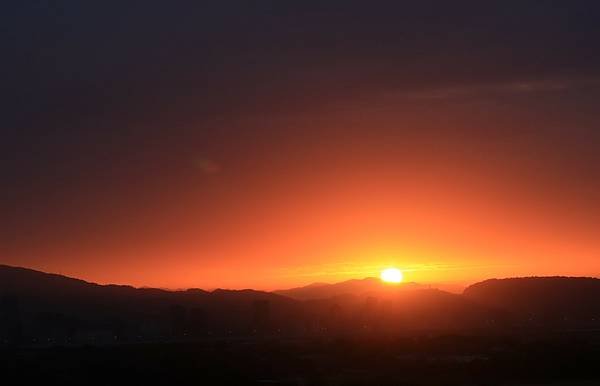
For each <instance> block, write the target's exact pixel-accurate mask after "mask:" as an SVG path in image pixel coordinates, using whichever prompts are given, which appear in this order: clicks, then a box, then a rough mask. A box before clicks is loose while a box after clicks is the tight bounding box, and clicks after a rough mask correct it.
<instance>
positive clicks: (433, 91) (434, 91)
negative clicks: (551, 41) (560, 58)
mask: <svg viewBox="0 0 600 386" xmlns="http://www.w3.org/2000/svg"><path fill="white" fill-rule="evenodd" d="M599 85H600V78H581V79H546V80H523V81H509V82H493V83H482V84H474V85H461V86H454V87H440V88H429V89H425V90H420V91H412V92H400V93H401V94H402V95H403V96H404V97H407V98H409V99H417V100H429V99H454V98H470V97H480V96H502V95H525V94H535V93H545V92H560V91H565V90H571V89H579V88H584V87H597V86H599Z"/></svg>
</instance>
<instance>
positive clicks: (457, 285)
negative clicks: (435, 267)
mask: <svg viewBox="0 0 600 386" xmlns="http://www.w3.org/2000/svg"><path fill="white" fill-rule="evenodd" d="M0 267H7V268H14V269H24V270H27V271H34V272H39V273H43V274H48V275H57V276H61V277H65V278H68V279H75V280H80V281H83V282H86V283H89V284H96V285H100V286H112V285H114V286H125V287H132V288H135V289H159V290H164V291H169V292H178V291H187V290H196V289H197V290H202V291H206V292H213V291H215V290H226V291H243V290H253V291H263V292H269V293H277V292H280V291H289V290H296V289H304V288H309V287H312V288H315V287H320V286H323V287H325V286H331V285H337V284H344V283H348V282H364V281H367V280H370V281H376V282H378V283H379V284H380V285H381V286H382V288H385V287H390V288H394V287H403V286H410V285H418V286H427V287H428V289H437V290H441V291H445V292H449V293H454V294H462V293H463V291H464V290H465V289H467V288H468V287H470V286H472V285H475V284H479V283H482V282H487V281H490V280H510V279H556V278H567V279H598V280H600V277H597V276H565V275H548V276H539V275H531V276H511V277H489V278H484V279H481V280H478V281H475V282H471V283H462V282H438V283H427V282H415V281H407V280H402V281H400V282H398V283H386V282H385V281H384V280H383V279H382V278H381V277H376V276H367V277H355V278H350V279H346V280H342V281H338V282H310V283H304V284H301V285H299V286H292V287H286V288H270V289H269V288H253V287H244V286H240V287H235V288H230V287H213V288H210V287H198V286H191V287H179V288H169V287H158V286H152V285H149V286H147V285H144V286H135V285H132V284H128V283H113V282H107V283H102V282H95V281H92V280H87V279H85V278H82V277H77V276H70V275H66V274H63V273H60V272H47V271H42V270H38V269H34V268H31V267H21V266H11V265H6V264H0ZM418 289H422V288H418Z"/></svg>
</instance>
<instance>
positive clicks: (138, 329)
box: [0, 265, 600, 345]
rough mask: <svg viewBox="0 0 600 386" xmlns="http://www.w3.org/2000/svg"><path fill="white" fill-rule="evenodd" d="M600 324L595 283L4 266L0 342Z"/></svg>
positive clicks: (599, 286)
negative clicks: (197, 278)
mask: <svg viewBox="0 0 600 386" xmlns="http://www.w3.org/2000/svg"><path fill="white" fill-rule="evenodd" d="M282 294H288V295H289V296H290V297H288V296H284V295H282ZM291 296H293V297H295V298H296V299H292V298H291ZM299 299H308V300H299ZM598 321H600V280H597V279H586V278H575V279H574V278H526V279H506V280H488V281H485V282H482V283H478V284H475V285H473V286H471V287H469V288H468V289H467V290H465V292H464V294H462V295H458V294H452V293H448V292H445V291H441V290H437V289H427V288H424V286H419V285H417V284H411V283H409V284H403V285H388V284H383V283H381V282H380V281H379V280H377V279H373V278H367V279H363V280H349V281H345V282H342V283H337V284H316V285H311V286H307V287H301V288H295V289H291V290H286V291H278V293H270V292H263V291H255V290H251V289H245V290H226V289H217V290H214V291H212V292H207V291H203V290H200V289H190V290H185V291H166V290H161V289H153V288H134V287H130V286H118V285H98V284H95V283H89V282H86V281H83V280H78V279H73V278H69V277H65V276H61V275H55V274H46V273H43V272H38V271H33V270H29V269H24V268H16V267H9V266H2V265H0V345H2V344H7V343H8V344H22V343H26V344H71V343H72V344H82V343H85V344H90V343H92V344H107V343H116V342H119V343H120V342H131V341H157V340H158V341H171V340H181V339H206V338H213V337H233V336H237V337H246V338H248V337H254V336H272V335H273V334H279V335H281V336H295V337H297V336H315V335H316V336H322V335H326V336H331V335H334V336H335V335H361V334H369V335H371V334H382V333H383V334H395V335H402V334H412V333H415V332H419V331H420V332H425V331H448V332H450V331H471V332H472V331H489V330H499V329H503V328H506V327H512V326H519V325H533V326H542V327H544V326H548V327H552V328H554V327H556V326H559V327H566V328H578V329H579V328H589V327H597V326H598Z"/></svg>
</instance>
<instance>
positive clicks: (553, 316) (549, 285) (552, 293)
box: [464, 277, 600, 328]
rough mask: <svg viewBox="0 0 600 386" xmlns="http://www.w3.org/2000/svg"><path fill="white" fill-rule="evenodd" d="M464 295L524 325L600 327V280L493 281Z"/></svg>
mask: <svg viewBox="0 0 600 386" xmlns="http://www.w3.org/2000/svg"><path fill="white" fill-rule="evenodd" d="M464 296H465V297H466V298H468V299H471V300H473V301H476V302H478V303H480V304H485V305H488V306H490V307H495V308H499V309H503V310H506V311H507V312H509V313H510V314H511V315H512V317H513V319H514V320H515V321H517V322H518V323H520V324H529V325H538V326H542V327H551V326H555V325H557V324H559V325H564V326H569V325H570V326H572V327H575V328H584V327H590V328H597V327H600V280H599V279H594V278H573V277H526V278H511V279H491V280H486V281H483V282H480V283H476V284H473V285H472V286H470V287H468V288H466V289H465V291H464Z"/></svg>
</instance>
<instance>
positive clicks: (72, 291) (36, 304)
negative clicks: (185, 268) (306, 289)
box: [0, 265, 300, 342]
mask: <svg viewBox="0 0 600 386" xmlns="http://www.w3.org/2000/svg"><path fill="white" fill-rule="evenodd" d="M299 312H300V306H299V303H298V302H296V301H294V300H292V299H289V298H286V297H283V296H280V295H276V294H272V293H267V292H261V291H252V290H242V291H233V290H215V291H213V292H206V291H203V290H199V289H192V290H187V291H166V290H161V289H153V288H134V287H130V286H117V285H98V284H95V283H88V282H85V281H83V280H78V279H73V278H69V277H65V276H61V275H55V274H47V273H43V272H38V271H34V270H30V269H25V268H17V267H10V266H5V265H0V330H2V331H0V341H1V340H2V339H4V340H9V339H16V335H24V336H27V337H28V339H29V338H31V337H33V339H39V338H41V337H43V338H44V339H47V340H49V341H86V342H87V341H89V340H95V341H99V340H101V341H103V342H106V341H107V340H111V339H115V340H124V339H131V338H132V337H140V338H144V339H165V338H167V337H169V338H177V337H179V338H181V337H185V336H206V335H223V334H229V335H230V334H249V333H256V332H259V331H260V330H261V329H267V328H269V329H274V328H277V329H282V328H284V327H287V328H290V326H291V325H292V323H289V320H298V317H297V316H298V314H299ZM281 323H285V326H284V325H282V324H281ZM7 331H10V333H7ZM3 337H4V338H3Z"/></svg>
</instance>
